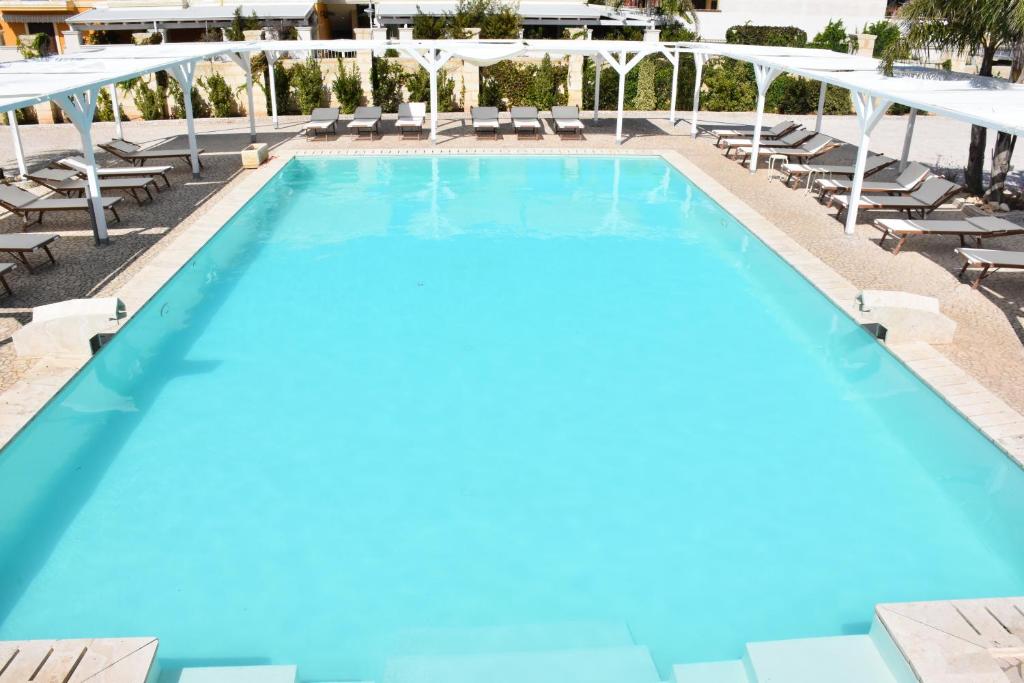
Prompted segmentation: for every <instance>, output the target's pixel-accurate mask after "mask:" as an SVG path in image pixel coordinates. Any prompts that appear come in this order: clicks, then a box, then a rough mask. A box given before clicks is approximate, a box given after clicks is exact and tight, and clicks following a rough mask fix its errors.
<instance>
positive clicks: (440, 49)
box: [0, 39, 1024, 243]
mask: <svg viewBox="0 0 1024 683" xmlns="http://www.w3.org/2000/svg"><path fill="white" fill-rule="evenodd" d="M388 49H393V50H397V51H399V52H400V53H403V54H405V55H406V56H408V57H410V58H412V59H414V60H415V61H416V62H417V63H418V64H420V65H421V66H422V67H423V68H424V69H426V70H427V72H428V73H429V74H430V90H431V94H430V104H431V106H430V112H431V114H430V139H431V140H432V141H434V142H436V141H437V75H438V73H439V72H440V71H441V69H442V68H443V67H444V66H445V64H447V63H448V61H449V60H451V59H453V58H456V59H462V60H464V61H467V62H470V63H473V64H477V65H481V66H486V65H489V64H494V63H497V62H499V61H502V60H505V59H512V58H515V57H520V56H525V57H537V56H542V55H544V54H548V55H552V56H566V55H583V56H586V57H590V58H591V59H593V60H594V63H595V66H596V69H595V83H594V112H593V113H594V119H595V120H597V118H598V114H599V101H600V88H601V82H600V74H601V65H602V64H603V63H605V62H607V63H608V64H609V65H610V66H611V67H612V68H613V69H614V70H615V71H616V72H617V74H618V76H619V84H618V85H619V90H618V107H617V111H616V123H615V137H616V141H617V142H622V140H623V137H622V119H623V109H624V101H623V99H624V94H625V93H624V91H625V81H626V76H627V74H628V73H629V72H630V70H632V69H633V68H634V67H635V66H636V65H637V64H639V63H640V61H641V60H642V59H643V58H644V57H647V56H650V55H658V54H660V55H663V56H664V57H665V58H666V59H668V61H669V62H670V63H671V64H672V65H673V79H672V92H671V96H670V110H669V120H670V121H671V122H672V123H673V124H674V123H675V122H676V98H677V95H678V93H677V92H676V90H677V86H676V84H677V82H678V73H679V64H680V62H679V58H680V55H682V54H687V53H689V54H693V56H694V62H695V67H696V82H695V85H694V92H693V107H692V118H691V133H692V134H693V135H694V136H696V135H697V134H698V132H699V123H698V118H699V117H698V113H699V109H700V91H701V80H702V75H703V69H704V66H705V65H706V64H707V61H708V60H709V59H712V58H715V57H730V58H733V59H739V60H743V61H746V62H749V63H750V64H752V65H753V67H754V73H755V77H756V82H757V91H758V98H757V111H756V112H755V129H754V131H755V135H754V142H753V146H754V150H753V154H752V155H751V166H750V168H751V171H752V172H753V171H755V170H756V167H757V162H758V157H759V154H758V150H759V147H760V130H761V123H762V119H763V116H764V104H765V95H766V93H767V90H768V87H769V86H770V85H771V83H772V82H773V81H774V80H775V79H776V78H777V77H778V76H779V75H780V74H782V73H787V72H788V73H793V74H796V75H799V76H803V77H806V78H809V79H812V80H816V81H820V82H821V90H820V94H819V99H818V118H817V129H818V130H820V129H821V123H822V115H823V113H824V106H825V91H826V87H827V86H828V85H834V86H837V87H840V88H845V89H847V90H850V91H851V93H852V95H853V101H854V105H855V107H856V110H857V121H858V124H859V128H860V133H861V134H860V140H859V141H858V143H859V144H858V155H857V166H856V173H855V176H854V182H853V189H852V196H851V201H850V206H851V207H852V208H851V210H850V211H849V212H848V214H847V218H846V231H847V232H852V231H853V228H854V226H855V225H856V220H857V211H856V207H857V206H858V204H859V201H860V188H861V185H862V182H863V176H864V167H865V163H866V159H867V154H868V145H869V144H870V140H871V133H872V131H873V129H874V127H875V126H876V125H877V124H878V122H879V121H880V120H881V118H882V116H883V115H884V114H885V112H886V110H887V109H888V108H889V106H890V105H891V104H893V103H901V104H905V105H907V106H909V107H911V108H912V111H911V116H910V117H909V120H908V125H907V134H906V139H905V144H904V149H903V154H902V161H901V163H904V164H905V163H906V161H907V159H908V156H909V149H910V144H911V141H912V137H913V129H914V123H915V119H916V112H917V111H918V110H924V111H930V112H933V113H935V114H939V115H942V116H948V117H951V118H954V119H957V120H960V121H964V122H966V123H971V124H975V125H980V126H985V127H987V128H992V129H995V130H1000V131H1005V132H1008V133H1012V134H1015V135H1024V86H1016V85H1011V84H1008V83H1007V82H1006V81H1002V80H999V79H994V78H981V77H969V76H963V75H960V74H950V73H949V72H945V71H937V70H932V69H920V68H900V69H898V70H897V73H896V74H895V75H894V76H885V75H882V74H881V73H880V72H879V69H878V62H877V60H874V59H870V58H865V57H855V56H850V55H843V54H838V53H835V52H829V51H825V50H814V49H805V48H780V47H763V46H746V45H728V44H707V43H660V42H647V41H600V40H526V39H523V40H495V41H481V40H437V41H427V40H305V41H294V40H292V41H253V42H238V43H229V42H225V43H170V44H162V45H150V46H95V47H86V48H81V49H79V50H77V51H75V52H72V53H67V54H65V55H62V56H59V57H49V58H46V59H37V60H28V61H20V62H10V63H6V64H0V112H7V116H8V121H9V122H10V123H11V126H10V128H11V134H12V136H13V141H14V148H15V155H16V157H17V161H18V166H19V170H20V171H21V173H22V174H24V173H25V172H26V169H25V160H24V154H23V152H22V148H21V141H20V138H19V135H18V128H17V124H16V121H15V116H14V112H15V110H17V109H20V108H23V107H28V106H32V105H35V104H40V103H44V102H48V101H53V102H56V103H57V105H58V106H59V107H60V108H61V109H62V110H63V111H64V112H65V113H66V114H67V116H68V118H69V119H70V120H71V122H72V123H73V124H74V126H75V128H76V129H77V130H78V132H79V135H80V136H81V139H82V148H83V152H84V156H85V160H86V164H87V178H88V186H89V191H88V197H89V199H90V200H91V201H92V203H93V219H94V224H95V232H96V239H97V241H98V242H101V243H102V242H106V241H107V229H106V220H105V217H104V215H103V211H102V209H101V208H100V204H99V202H98V201H97V200H98V198H99V196H100V194H99V185H98V182H97V179H96V172H95V157H94V153H93V149H92V136H91V123H92V119H93V115H94V113H95V110H96V103H97V97H98V94H99V91H100V89H101V88H109V89H110V94H111V97H112V99H113V102H114V113H115V114H114V115H115V126H116V130H117V132H118V134H119V135H120V131H121V121H120V116H119V111H118V108H117V92H116V88H115V86H116V84H117V83H120V82H123V81H126V80H129V79H131V78H135V77H137V76H143V75H146V74H149V73H154V72H157V71H167V72H168V73H169V74H170V75H171V76H172V77H173V78H174V79H175V80H177V81H178V82H179V84H180V85H181V87H182V90H183V91H184V93H185V94H186V95H185V98H184V105H185V106H184V108H185V125H186V129H187V133H188V143H189V149H190V151H191V155H190V157H191V165H192V172H193V175H194V176H195V177H198V176H199V171H200V168H199V157H198V153H197V148H198V147H197V143H196V132H195V122H194V119H193V113H192V101H191V97H190V96H189V93H190V92H191V89H192V85H193V82H194V76H195V68H196V64H198V62H200V61H203V60H208V59H229V60H231V61H233V62H235V63H236V64H238V65H239V66H240V67H241V68H242V69H243V71H244V72H245V74H246V94H247V99H248V117H249V132H250V137H251V138H252V139H253V140H255V139H256V119H255V111H254V107H253V80H252V72H251V69H250V67H249V64H250V58H251V56H252V55H253V54H254V53H257V52H263V53H264V54H265V55H266V57H267V61H268V64H269V65H270V67H271V68H270V90H271V92H270V100H271V110H272V116H273V120H274V123H275V125H276V123H277V97H276V83H275V82H274V78H273V64H274V62H275V61H276V60H278V59H280V58H281V57H282V56H283V55H285V54H289V53H290V54H303V53H308V52H310V51H332V52H354V51H359V50H371V51H374V52H375V53H381V52H383V51H384V50H388Z"/></svg>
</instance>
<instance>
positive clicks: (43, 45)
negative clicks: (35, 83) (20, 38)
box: [18, 33, 50, 59]
mask: <svg viewBox="0 0 1024 683" xmlns="http://www.w3.org/2000/svg"><path fill="white" fill-rule="evenodd" d="M49 51H50V36H48V35H46V34H45V33H34V34H32V41H31V42H30V43H29V44H28V45H23V44H19V45H18V52H20V53H21V56H22V57H24V58H25V59H35V58H36V57H45V56H46V55H47V53H49Z"/></svg>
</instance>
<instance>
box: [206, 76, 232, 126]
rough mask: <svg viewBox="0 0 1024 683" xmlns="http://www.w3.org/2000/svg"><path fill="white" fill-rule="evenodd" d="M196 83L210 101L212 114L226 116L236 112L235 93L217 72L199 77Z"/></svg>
mask: <svg viewBox="0 0 1024 683" xmlns="http://www.w3.org/2000/svg"><path fill="white" fill-rule="evenodd" d="M197 83H198V84H199V87H201V88H202V89H203V90H205V91H206V99H208V100H209V101H210V109H211V113H212V114H213V115H214V116H216V117H217V118H227V117H229V116H235V115H236V114H237V113H238V103H237V102H235V93H234V92H232V90H231V86H229V85H228V82H227V81H225V80H224V77H223V76H221V75H220V74H219V73H212V74H210V75H209V76H208V77H207V78H200V79H198V80H197Z"/></svg>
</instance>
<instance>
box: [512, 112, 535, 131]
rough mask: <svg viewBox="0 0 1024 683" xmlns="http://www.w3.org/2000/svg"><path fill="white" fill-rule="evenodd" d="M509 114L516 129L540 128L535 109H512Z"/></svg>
mask: <svg viewBox="0 0 1024 683" xmlns="http://www.w3.org/2000/svg"><path fill="white" fill-rule="evenodd" d="M510 113H511V115H512V125H514V126H515V127H516V128H540V119H539V118H538V116H539V113H538V111H537V107H512V110H511V112H510Z"/></svg>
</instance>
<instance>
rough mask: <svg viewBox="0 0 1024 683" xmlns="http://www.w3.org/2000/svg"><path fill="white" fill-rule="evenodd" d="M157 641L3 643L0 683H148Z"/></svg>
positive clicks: (111, 640)
mask: <svg viewBox="0 0 1024 683" xmlns="http://www.w3.org/2000/svg"><path fill="white" fill-rule="evenodd" d="M157 646H158V642H157V640H156V638H96V639H92V638H79V639H74V640H7V641H0V683H26V682H27V681H32V682H34V683H85V681H89V683H145V681H146V680H147V677H148V676H149V673H150V671H151V669H152V668H153V663H154V662H155V660H156V652H157Z"/></svg>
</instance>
